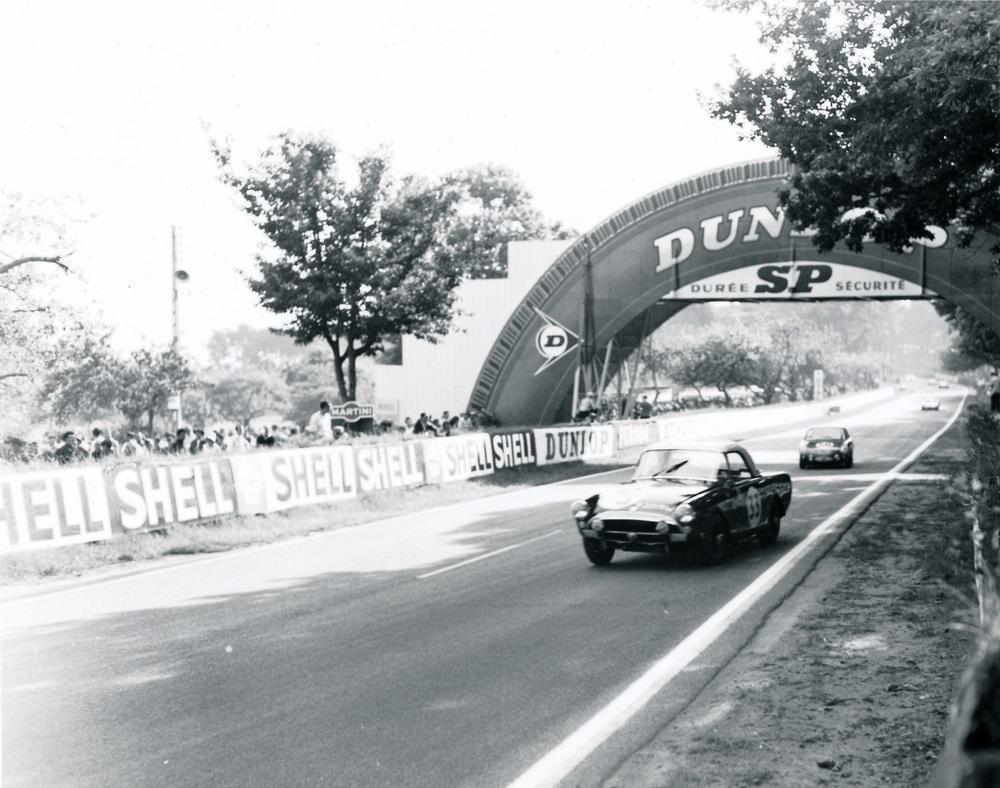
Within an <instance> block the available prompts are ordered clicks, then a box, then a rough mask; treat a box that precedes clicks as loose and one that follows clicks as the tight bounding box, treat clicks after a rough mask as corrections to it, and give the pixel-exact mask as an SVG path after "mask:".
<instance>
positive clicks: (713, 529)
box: [701, 514, 729, 566]
mask: <svg viewBox="0 0 1000 788" xmlns="http://www.w3.org/2000/svg"><path fill="white" fill-rule="evenodd" d="M728 545H729V529H728V528H727V527H726V521H725V520H724V519H723V518H722V515H721V514H716V515H715V516H714V517H713V518H712V519H711V520H710V521H709V523H708V525H706V526H705V530H704V532H703V533H702V537H701V562H702V563H703V564H705V565H706V566H715V565H716V564H721V563H722V562H723V561H725V560H726V548H727V547H728Z"/></svg>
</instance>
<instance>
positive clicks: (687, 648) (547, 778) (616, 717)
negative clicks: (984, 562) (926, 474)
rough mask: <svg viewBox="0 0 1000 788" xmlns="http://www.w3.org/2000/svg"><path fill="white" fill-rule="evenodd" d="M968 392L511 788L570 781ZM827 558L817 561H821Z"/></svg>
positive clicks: (885, 479) (904, 463) (846, 518)
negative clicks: (893, 460) (874, 478)
mask: <svg viewBox="0 0 1000 788" xmlns="http://www.w3.org/2000/svg"><path fill="white" fill-rule="evenodd" d="M967 398H968V391H966V392H965V393H964V394H963V395H962V401H961V402H960V403H959V406H958V407H957V408H956V409H955V413H953V414H952V416H951V418H950V419H949V420H948V421H947V422H946V423H945V425H944V426H943V427H942V428H941V429H939V430H938V431H937V432H935V433H934V434H933V435H931V436H930V437H929V438H927V439H926V440H925V441H924V442H923V443H921V444H920V445H919V446H918V447H917V448H915V449H914V450H913V451H911V452H910V453H909V454H908V455H907V456H906V457H904V458H903V459H902V460H900V462H899V463H897V464H896V465H895V466H894V467H893V468H891V469H890V470H888V471H886V472H885V473H884V474H882V478H880V479H879V480H877V481H875V482H873V483H872V484H871V485H870V486H868V487H866V488H865V489H864V490H862V491H861V492H860V493H858V494H857V495H856V496H854V498H852V499H851V500H850V501H848V502H847V503H846V504H844V505H843V506H842V507H840V509H838V510H837V511H836V512H834V513H833V514H831V515H830V516H829V517H827V518H826V519H825V520H824V521H823V522H821V523H820V524H819V525H817V526H816V527H815V528H813V530H812V531H810V532H809V533H808V534H807V535H806V537H805V538H804V539H803V540H802V541H801V542H799V544H797V545H796V546H795V547H793V548H792V549H791V550H789V551H788V552H787V553H785V555H783V556H782V557H781V558H780V559H778V560H777V561H776V562H775V563H774V564H772V565H771V566H770V567H769V568H768V569H766V570H765V571H764V572H763V573H762V574H760V575H759V576H758V577H757V579H756V580H754V581H753V582H751V583H750V585H748V586H747V587H746V588H744V589H743V590H742V591H740V592H739V593H738V594H737V595H736V596H734V597H733V598H732V599H730V600H729V602H727V603H726V604H725V605H723V606H722V607H721V608H719V610H717V611H716V612H715V613H713V614H712V615H711V616H710V617H709V618H708V619H707V620H706V621H705V622H704V623H703V624H701V625H700V626H699V627H698V628H697V629H695V630H694V632H692V633H691V634H690V635H688V636H687V637H686V638H684V640H682V641H681V642H680V643H679V644H678V645H676V646H675V647H674V648H672V649H671V650H670V651H669V652H667V653H666V654H665V655H664V656H662V657H661V658H660V659H659V660H657V661H656V662H655V663H654V664H653V665H652V666H651V667H650V668H648V669H647V670H646V671H645V672H644V673H643V674H642V675H640V676H639V678H637V679H636V680H635V681H633V682H632V683H631V684H629V685H628V686H627V687H626V688H625V689H624V690H623V691H622V692H621V693H620V694H619V695H618V696H617V697H616V698H614V699H613V700H611V701H610V702H609V703H607V704H606V705H605V706H604V707H603V708H601V709H600V710H599V711H597V713H596V714H594V715H593V716H592V717H591V718H590V719H589V720H587V721H586V722H585V723H583V725H581V726H580V727H578V728H577V729H576V730H575V731H573V732H572V733H571V734H569V736H567V737H565V738H564V739H563V740H562V741H561V742H560V743H559V744H557V745H556V746H555V747H554V748H552V749H551V750H549V752H547V753H546V754H545V755H543V756H542V757H541V758H539V759H538V760H536V761H535V763H534V764H532V765H531V766H530V767H528V769H526V770H525V771H523V772H522V773H521V774H520V775H519V776H518V777H517V778H515V779H514V781H513V782H511V783H509V784H508V786H507V788H543V787H544V788H550V786H555V785H558V783H559V781H560V780H562V779H563V778H565V777H566V776H568V775H569V774H570V773H571V772H572V771H573V770H574V769H575V768H576V767H577V766H579V765H580V764H581V763H583V761H584V760H585V759H586V758H587V756H589V755H590V754H591V753H592V752H593V751H594V749H595V748H596V747H598V746H599V745H600V744H602V743H604V742H605V741H606V740H607V739H608V738H609V737H610V736H611V735H612V734H613V733H614V732H615V731H617V730H618V729H619V728H621V727H622V726H623V725H624V724H625V723H626V722H628V720H630V719H631V718H632V717H633V716H635V714H636V713H638V712H639V711H641V710H642V709H643V708H644V707H645V706H646V704H647V703H649V701H650V700H651V699H652V698H653V696H655V695H656V694H657V693H658V692H660V691H661V690H662V689H663V688H664V687H666V685H667V684H669V683H670V681H672V680H673V679H674V678H676V676H677V675H678V674H680V673H681V671H682V670H684V669H685V668H686V667H687V666H688V665H690V664H691V663H692V662H693V661H694V660H695V659H697V658H698V657H699V656H700V655H701V654H702V653H703V652H704V651H705V650H706V649H707V648H708V647H709V646H710V645H712V644H713V643H714V642H715V641H716V640H717V639H718V638H719V637H720V636H721V635H722V634H723V633H724V632H725V631H726V630H728V629H729V627H730V626H732V624H734V623H735V622H736V621H738V620H739V619H740V618H741V617H742V616H743V614H744V613H746V612H747V610H749V609H750V608H751V607H752V606H753V605H754V604H756V603H757V602H758V601H759V600H760V599H762V598H763V597H764V595H765V594H767V593H768V592H770V591H771V590H772V589H773V588H774V587H775V586H776V585H777V584H778V583H779V582H780V581H781V580H783V579H784V578H785V576H786V575H788V574H789V573H790V572H791V570H792V569H793V568H794V567H795V565H796V564H797V563H798V562H799V560H801V559H802V558H803V557H804V556H805V555H806V554H807V553H808V552H810V550H811V549H812V547H813V546H814V545H815V544H816V542H818V541H819V540H820V539H822V538H823V537H825V536H827V535H828V534H831V533H833V532H835V531H837V530H838V529H843V530H846V529H847V528H848V527H849V526H850V525H851V524H852V523H853V522H854V520H855V519H857V517H859V516H860V515H861V514H863V513H864V511H865V510H866V509H867V508H868V506H870V505H871V504H872V503H873V502H874V500H875V499H877V498H878V497H879V496H880V495H881V494H882V493H883V492H884V491H885V490H886V488H888V487H889V486H890V485H891V484H892V483H893V482H894V481H895V480H896V479H895V478H894V477H895V475H896V474H898V473H899V472H900V471H903V470H905V469H906V468H908V467H909V466H910V465H912V464H913V463H914V462H916V460H917V459H918V458H919V457H920V455H922V454H923V453H924V452H925V451H927V449H928V448H930V447H931V446H932V445H933V444H934V443H935V442H936V441H937V440H938V439H939V438H940V437H941V436H942V435H944V433H946V432H947V431H948V430H949V429H951V427H952V426H953V425H954V423H955V422H956V421H957V420H958V417H959V415H960V414H961V413H962V411H963V410H964V408H965V401H966V399H967ZM821 558H822V555H820V556H817V558H816V560H817V561H818V560H820V559H821Z"/></svg>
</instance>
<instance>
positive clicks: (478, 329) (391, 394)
mask: <svg viewBox="0 0 1000 788" xmlns="http://www.w3.org/2000/svg"><path fill="white" fill-rule="evenodd" d="M571 243H573V239H569V240H562V241H514V242H512V243H510V244H509V245H508V249H507V278H506V279H470V280H466V281H464V282H462V284H461V285H459V287H458V298H457V300H456V306H457V308H458V309H459V310H461V311H462V312H463V313H465V314H462V315H460V316H458V317H457V318H456V319H455V323H454V327H453V329H452V331H451V333H450V334H449V335H448V336H446V337H444V338H442V339H441V340H439V341H438V343H437V344H432V343H430V342H425V341H422V340H419V339H415V338H414V337H411V336H404V337H403V342H402V358H403V363H402V364H401V365H387V364H378V365H376V366H375V400H376V403H377V404H376V407H377V410H378V417H379V418H392V419H394V420H396V421H398V422H400V423H401V422H402V421H403V419H404V418H405V417H406V416H410V417H412V418H413V419H416V418H417V417H418V416H419V415H420V414H421V413H424V412H426V413H427V414H429V415H431V416H433V417H435V418H436V417H438V416H440V415H441V413H442V412H443V411H446V410H447V411H449V413H451V415H457V414H459V413H462V412H463V411H464V410H465V409H466V407H467V406H468V404H469V397H470V396H471V395H472V387H473V386H474V385H475V382H476V377H477V376H478V375H479V369H480V367H482V365H483V361H484V360H485V359H486V354H487V353H489V350H490V348H491V347H493V343H494V341H496V338H497V336H498V335H499V333H500V330H501V329H502V328H503V327H504V324H505V323H506V322H507V319H508V318H509V317H510V315H511V313H512V312H513V311H514V309H515V307H517V305H518V304H519V303H520V302H521V299H522V298H524V296H525V295H527V293H528V291H529V290H530V289H531V286H532V285H534V284H535V282H537V281H538V278H539V277H540V276H541V275H542V274H543V273H544V272H545V270H546V269H547V268H548V267H549V266H550V265H552V263H553V262H555V260H556V258H557V257H558V256H559V255H560V254H561V253H562V252H563V251H564V250H565V249H566V248H567V247H568V246H569V245H570V244H571Z"/></svg>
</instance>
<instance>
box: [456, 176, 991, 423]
mask: <svg viewBox="0 0 1000 788" xmlns="http://www.w3.org/2000/svg"><path fill="white" fill-rule="evenodd" d="M790 172H791V167H790V166H789V165H788V164H787V162H785V161H782V160H780V159H768V160H763V161H754V162H747V163H743V164H737V165H733V166H729V167H723V168H721V169H717V170H712V171H710V172H705V173H702V174H701V175H697V176H695V177H693V178H689V179H687V180H683V181H680V182H678V183H675V184H672V185H670V186H667V187H665V188H663V189H660V190H658V191H655V192H653V193H652V194H649V195H647V196H645V197H643V198H641V199H639V200H637V201H635V202H634V203H632V204H630V205H628V206H626V207H625V208H623V209H621V210H620V211H618V212H616V213H614V214H612V215H611V216H609V217H608V218H607V219H605V220H604V221H603V222H601V223H600V224H598V225H597V226H596V227H594V228H593V229H592V230H590V231H589V232H587V233H585V234H584V235H582V236H581V237H580V238H578V239H577V240H576V241H575V242H574V243H573V244H572V245H571V246H570V247H569V248H568V249H566V251H564V252H563V253H562V254H561V255H560V256H559V257H558V258H557V259H556V261H555V262H554V263H553V264H552V265H551V266H550V267H549V269H548V270H547V271H545V273H544V274H542V276H541V277H540V278H539V279H538V281H537V282H536V283H535V285H534V286H533V287H532V288H531V290H530V291H529V292H528V294H527V295H526V296H525V297H524V299H523V300H522V301H521V303H520V304H519V305H518V306H517V308H516V309H515V310H514V311H513V313H512V314H511V316H510V318H509V319H508V320H507V323H506V324H505V326H504V327H503V329H502V330H501V332H500V334H499V335H498V337H497V339H496V341H495V342H494V344H493V347H492V348H491V350H490V352H489V354H488V355H487V357H486V359H485V360H484V362H483V365H482V367H481V369H480V371H479V375H478V377H477V379H476V383H475V385H474V387H473V391H472V395H471V397H470V401H469V407H470V409H479V410H482V411H484V412H486V413H489V414H491V415H493V416H495V417H496V418H497V419H498V420H499V421H500V422H501V423H502V424H506V425H515V424H518V425H543V424H550V423H553V422H555V421H557V420H562V419H566V418H567V417H568V416H569V400H570V399H571V396H572V388H573V378H574V371H575V369H576V363H577V360H578V353H577V351H576V349H575V348H574V349H571V350H570V351H568V352H566V353H565V354H564V356H563V357H560V358H558V359H556V360H553V361H552V362H551V363H550V364H548V365H547V366H546V367H545V368H544V369H542V370H541V371H539V370H540V368H541V367H542V365H543V363H544V362H545V358H543V357H542V356H541V355H540V354H539V350H538V349H537V348H536V344H535V338H536V335H537V334H538V332H539V329H540V328H541V327H542V326H544V325H545V324H546V320H547V319H549V320H551V321H555V322H557V323H559V324H560V325H562V326H564V327H566V328H567V329H568V330H569V331H570V332H574V333H577V334H582V333H583V332H582V329H581V326H582V320H583V300H584V269H585V265H586V261H587V257H588V254H589V256H590V260H591V271H592V281H593V288H594V323H595V338H596V345H597V347H598V348H602V347H604V346H606V344H607V342H608V341H609V340H610V339H611V338H612V337H614V336H616V335H617V334H618V333H619V332H620V331H622V330H623V329H626V328H628V327H631V329H632V330H633V331H634V330H635V329H636V327H637V326H640V325H641V326H643V331H644V332H645V333H647V334H648V333H651V332H652V331H654V330H655V329H656V328H658V327H659V326H660V325H662V323H663V322H664V321H666V320H668V319H669V318H670V317H672V316H673V315H675V314H676V313H677V312H678V311H680V310H681V309H683V308H684V306H686V305H687V304H688V303H690V302H688V301H666V302H664V301H662V300H661V299H662V298H663V296H664V295H666V294H668V293H670V292H671V291H673V290H675V289H676V288H679V287H684V286H686V285H689V284H691V283H694V282H698V281H700V280H702V279H705V278H707V277H709V276H713V275H716V274H721V273H726V272H728V271H732V270H734V269H737V268H742V267H748V266H755V265H761V264H766V263H775V262H788V261H795V260H802V259H803V257H804V256H807V257H806V258H805V259H814V260H816V259H821V260H822V261H824V262H834V263H843V264H847V265H851V266H854V267H858V268H865V269H868V270H871V271H877V272H880V273H883V274H886V275H889V276H892V277H898V278H899V279H901V280H905V281H908V282H913V283H915V284H918V285H920V286H921V287H922V288H924V289H925V290H926V291H927V292H928V293H934V294H937V295H938V296H941V297H942V298H945V299H948V300H949V301H952V302H953V303H955V304H957V305H958V306H960V307H962V308H963V309H965V310H967V311H968V312H970V313H971V314H972V315H974V316H975V317H977V318H978V319H979V320H981V321H982V322H984V323H986V324H987V325H989V326H990V327H991V328H992V329H993V330H994V331H997V332H998V333H1000V320H998V315H1000V288H998V283H997V281H996V277H993V276H991V275H990V271H991V255H990V251H989V248H990V246H991V245H992V244H993V243H995V241H996V237H995V236H987V237H985V238H980V239H978V242H977V243H976V244H975V245H974V246H972V247H969V248H962V249H959V248H957V247H956V245H955V243H954V240H953V239H952V238H951V237H950V234H949V237H948V240H947V242H946V243H945V244H944V245H943V246H941V247H939V248H928V247H927V246H924V245H919V246H916V247H915V248H914V250H913V251H912V252H911V253H909V254H897V253H894V252H890V251H889V250H888V249H886V248H885V247H883V246H880V245H877V244H867V245H866V246H865V249H864V251H863V252H862V253H860V254H858V253H853V252H849V251H847V250H846V249H843V248H841V247H838V248H836V249H834V250H833V251H831V252H830V253H828V254H825V255H822V256H820V255H819V254H818V252H817V251H816V250H815V248H814V247H813V246H812V243H811V241H810V239H809V238H807V237H797V236H796V235H794V234H792V233H791V232H790V227H789V226H788V225H787V223H785V222H782V223H781V226H780V232H776V233H775V234H774V235H773V236H772V235H770V234H768V232H763V231H762V227H761V226H760V225H756V226H755V225H754V224H753V222H752V221H751V211H750V209H751V208H755V209H757V210H762V209H763V208H767V209H768V211H770V212H771V215H772V216H777V217H779V218H780V212H778V210H777V206H778V199H777V194H776V191H777V189H778V187H779V186H781V185H782V184H783V183H784V182H785V180H786V178H787V177H788V175H789V174H790ZM737 215H738V216H739V217H740V218H738V219H736V220H735V221H733V220H730V218H729V217H734V216H737ZM706 222H707V223H708V227H707V228H706ZM681 228H687V229H688V230H690V231H691V233H692V234H693V235H694V236H695V237H696V238H699V239H702V240H701V242H698V243H696V244H695V247H694V249H693V250H692V251H691V252H690V254H689V255H688V256H687V257H686V258H685V259H683V260H682V261H680V262H679V263H677V264H676V265H669V266H665V265H664V259H663V243H662V240H661V244H660V248H659V249H658V248H657V246H656V244H655V242H656V241H657V239H663V238H664V237H665V236H668V235H669V234H671V233H673V232H675V231H677V230H679V229H681ZM755 228H756V231H755ZM765 229H766V228H765ZM710 231H711V233H712V234H714V235H715V240H716V241H717V242H718V241H720V240H724V238H723V236H726V237H728V238H731V239H733V240H732V242H731V243H729V244H728V245H725V246H722V247H720V248H716V249H714V250H710V249H708V248H706V247H705V244H704V240H703V239H704V238H707V237H709V234H710ZM714 245H716V246H719V244H718V243H716V244H714ZM647 310H653V311H652V313H651V314H650V315H649V317H648V318H643V319H640V318H642V316H643V315H645V313H646V312H647Z"/></svg>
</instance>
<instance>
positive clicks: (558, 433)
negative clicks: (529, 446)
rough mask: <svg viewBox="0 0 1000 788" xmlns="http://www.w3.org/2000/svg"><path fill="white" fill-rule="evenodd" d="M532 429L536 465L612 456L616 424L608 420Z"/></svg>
mask: <svg viewBox="0 0 1000 788" xmlns="http://www.w3.org/2000/svg"><path fill="white" fill-rule="evenodd" d="M534 433H535V446H536V448H537V450H538V464H539V465H551V464H553V463H557V462H570V461H571V460H586V459H591V458H593V457H611V456H612V455H614V453H615V428H614V427H612V426H611V425H610V424H603V425H600V426H596V427H562V428H556V429H538V430H534Z"/></svg>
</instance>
